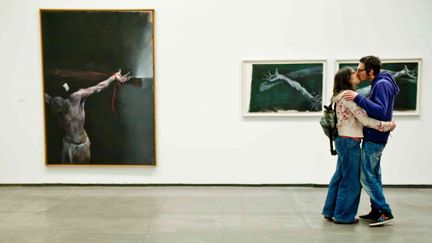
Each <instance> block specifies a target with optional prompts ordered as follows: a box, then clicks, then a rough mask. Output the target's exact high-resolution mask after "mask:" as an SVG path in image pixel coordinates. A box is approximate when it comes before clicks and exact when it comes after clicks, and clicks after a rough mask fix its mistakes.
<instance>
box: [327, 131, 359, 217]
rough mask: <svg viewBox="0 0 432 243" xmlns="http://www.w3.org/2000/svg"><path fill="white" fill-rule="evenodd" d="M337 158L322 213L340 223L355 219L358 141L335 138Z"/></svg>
mask: <svg viewBox="0 0 432 243" xmlns="http://www.w3.org/2000/svg"><path fill="white" fill-rule="evenodd" d="M336 151H337V153H338V160H337V165H336V171H335V173H334V175H333V177H332V179H331V181H330V184H329V188H328V192H327V198H326V200H325V204H324V209H323V212H322V214H323V215H324V216H325V217H333V218H334V219H335V220H336V221H338V222H342V223H352V222H354V220H355V215H356V214H357V209H358V206H359V202H360V191H361V186H360V160H361V157H360V142H359V141H356V140H355V139H352V138H343V137H337V138H336Z"/></svg>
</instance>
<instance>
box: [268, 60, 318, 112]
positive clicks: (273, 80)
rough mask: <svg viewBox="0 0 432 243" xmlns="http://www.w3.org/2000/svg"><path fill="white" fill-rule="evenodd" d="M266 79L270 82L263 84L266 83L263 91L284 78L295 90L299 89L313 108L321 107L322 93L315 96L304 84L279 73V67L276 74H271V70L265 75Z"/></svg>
mask: <svg viewBox="0 0 432 243" xmlns="http://www.w3.org/2000/svg"><path fill="white" fill-rule="evenodd" d="M265 80H267V82H269V83H270V84H269V83H263V84H265V86H264V85H263V84H262V85H261V87H260V91H261V92H262V91H264V90H266V89H269V88H271V87H273V86H275V85H277V84H279V83H281V81H280V80H282V81H284V82H286V83H287V84H288V85H289V86H291V87H293V88H294V89H295V90H297V91H298V92H299V93H300V94H301V95H302V96H303V97H304V98H305V99H306V100H307V101H309V103H310V104H311V109H312V110H319V109H320V108H321V96H320V95H316V96H313V95H312V94H310V93H309V92H308V91H307V90H306V89H305V88H303V86H302V85H301V84H300V83H299V82H297V81H295V80H292V79H290V78H288V77H287V76H285V75H282V74H279V71H278V69H277V68H276V70H275V74H271V73H270V71H269V72H268V74H267V75H266V77H265ZM276 81H278V82H276ZM272 83H273V84H272Z"/></svg>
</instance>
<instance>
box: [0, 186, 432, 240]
mask: <svg viewBox="0 0 432 243" xmlns="http://www.w3.org/2000/svg"><path fill="white" fill-rule="evenodd" d="M326 190H327V189H326V188H312V187H304V188H302V187H4V186H3V187H0V242H12V243H17V242H218V243H222V242H224V243H225V242H241V243H252V242H258V243H263V242H432V232H431V229H432V189H399V188H386V189H385V194H386V196H387V199H388V202H389V203H390V205H391V207H392V209H393V213H394V216H395V221H394V222H393V223H392V224H391V225H386V226H383V227H378V228H370V227H368V225H367V223H366V222H363V221H361V222H360V223H359V224H357V225H336V224H333V223H330V222H327V221H325V220H323V219H322V217H321V215H320V213H321V209H322V206H323V202H324V199H325V195H326ZM368 207H369V203H368V197H367V196H366V194H365V193H364V192H363V194H362V199H361V203H360V209H359V213H365V212H368V211H369V208H368Z"/></svg>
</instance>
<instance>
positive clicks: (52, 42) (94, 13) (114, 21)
mask: <svg viewBox="0 0 432 243" xmlns="http://www.w3.org/2000/svg"><path fill="white" fill-rule="evenodd" d="M40 21H41V39H42V63H43V66H42V68H43V94H42V95H43V102H44V118H45V163H46V165H77V164H84V165H155V164H156V148H155V146H156V141H155V140H156V139H155V138H156V135H155V76H154V73H155V72H154V70H155V67H154V10H52V9H50V10H49V9H41V10H40Z"/></svg>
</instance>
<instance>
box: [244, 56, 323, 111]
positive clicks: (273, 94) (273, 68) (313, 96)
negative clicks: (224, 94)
mask: <svg viewBox="0 0 432 243" xmlns="http://www.w3.org/2000/svg"><path fill="white" fill-rule="evenodd" d="M325 69H326V62H325V60H287V61H244V62H243V88H242V91H243V115H244V116H317V115H321V111H322V97H323V93H324V88H323V87H324V83H325V82H324V79H325V76H326V75H325Z"/></svg>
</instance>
